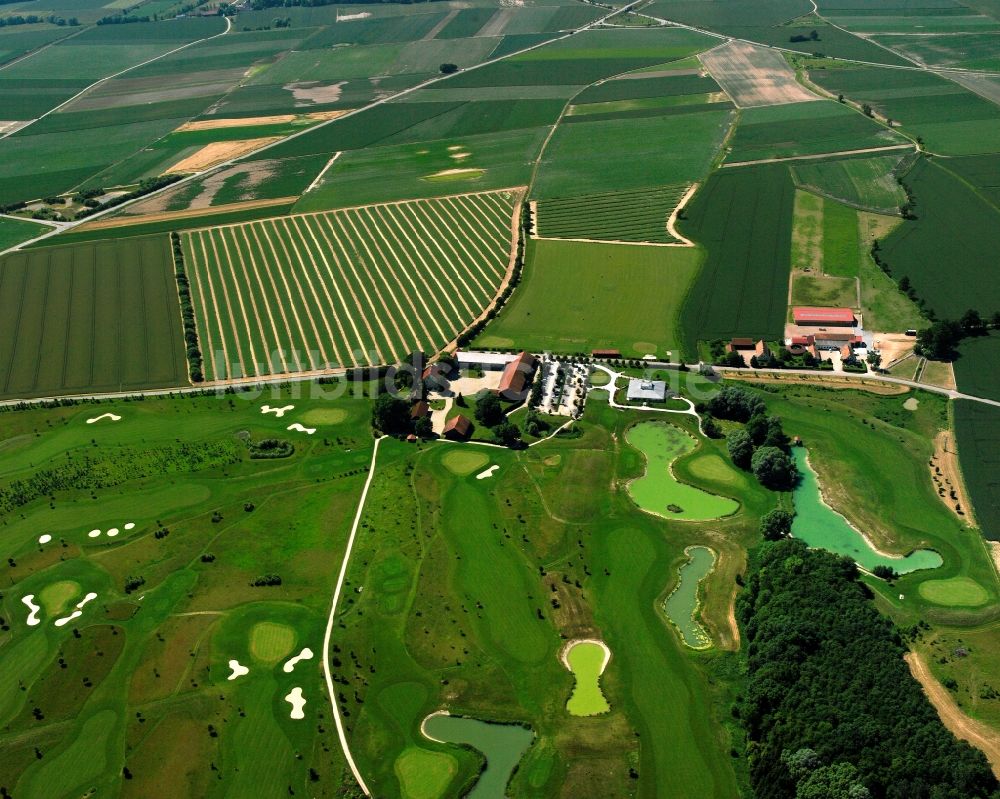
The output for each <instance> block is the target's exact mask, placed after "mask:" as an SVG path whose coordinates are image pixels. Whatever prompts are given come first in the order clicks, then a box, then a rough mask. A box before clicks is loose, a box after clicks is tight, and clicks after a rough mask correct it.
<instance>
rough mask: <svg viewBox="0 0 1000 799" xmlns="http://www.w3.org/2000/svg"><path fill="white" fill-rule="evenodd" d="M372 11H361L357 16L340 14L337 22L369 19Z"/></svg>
mask: <svg viewBox="0 0 1000 799" xmlns="http://www.w3.org/2000/svg"><path fill="white" fill-rule="evenodd" d="M371 15H372V13H371V11H359V12H358V13H357V14H338V15H337V22H350V21H351V20H352V19H368V17H370V16H371Z"/></svg>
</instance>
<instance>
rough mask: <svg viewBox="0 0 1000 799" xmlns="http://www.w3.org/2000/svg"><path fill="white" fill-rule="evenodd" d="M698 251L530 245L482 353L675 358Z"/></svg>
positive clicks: (549, 243) (561, 243) (483, 341)
mask: <svg viewBox="0 0 1000 799" xmlns="http://www.w3.org/2000/svg"><path fill="white" fill-rule="evenodd" d="M702 257H703V256H702V253H701V251H700V250H699V249H697V248H680V247H649V246H642V245H629V244H587V243H581V242H572V241H558V240H554V239H553V240H535V239H529V241H528V246H527V253H526V264H525V268H524V273H523V275H522V278H521V283H520V285H519V286H518V289H517V291H516V292H515V293H514V295H513V297H512V298H511V299H510V301H509V302H508V303H507V304H506V305H505V306H504V308H503V309H502V311H501V312H500V313H499V314H498V316H497V318H496V319H495V320H493V322H491V323H490V324H489V325H488V327H487V328H486V331H485V332H484V333H483V334H482V335H480V336H479V337H477V339H476V341H475V342H474V345H475V346H477V347H486V348H489V347H516V348H518V349H529V350H532V351H535V352H540V351H542V350H552V351H554V352H563V353H575V352H584V353H590V352H591V350H595V349H618V350H620V351H621V352H622V353H623V354H624V355H625V356H626V357H640V356H642V355H647V354H650V353H651V354H655V355H658V356H660V357H665V356H666V353H667V352H671V351H672V352H675V353H676V352H677V350H678V347H679V346H680V343H681V331H680V328H679V313H680V308H681V304H682V303H683V301H684V297H685V295H686V293H687V292H688V290H689V287H690V285H691V282H692V281H693V280H694V278H695V275H696V274H697V273H698V269H699V266H700V264H701V261H702Z"/></svg>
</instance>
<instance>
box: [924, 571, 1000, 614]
mask: <svg viewBox="0 0 1000 799" xmlns="http://www.w3.org/2000/svg"><path fill="white" fill-rule="evenodd" d="M919 590H920V596H922V597H923V598H924V599H926V600H927V601H928V602H933V603H934V604H936V605H961V606H964V607H977V606H979V605H983V604H985V603H986V602H987V601H988V600H989V598H990V595H989V593H988V592H987V591H986V589H985V588H983V587H982V586H981V585H980V584H979V583H977V582H976V581H975V580H973V579H971V578H969V577H952V578H951V579H948V580H927V581H925V582H922V583H921V584H920V589H919Z"/></svg>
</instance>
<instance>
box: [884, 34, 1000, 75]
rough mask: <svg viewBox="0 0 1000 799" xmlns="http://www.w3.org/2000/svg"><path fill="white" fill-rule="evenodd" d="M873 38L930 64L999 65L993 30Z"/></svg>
mask: <svg viewBox="0 0 1000 799" xmlns="http://www.w3.org/2000/svg"><path fill="white" fill-rule="evenodd" d="M874 40H875V41H877V42H878V43H879V44H882V45H885V46H886V47H891V48H892V49H893V50H895V51H897V52H899V53H901V54H903V55H904V56H906V57H907V58H912V59H914V60H916V61H918V62H920V63H923V64H927V65H929V66H935V67H960V68H963V69H991V70H996V69H997V68H1000V56H998V55H997V49H996V33H995V32H994V33H943V34H938V35H935V34H926V35H923V36H910V35H906V34H903V35H896V36H893V35H879V36H875V37H874Z"/></svg>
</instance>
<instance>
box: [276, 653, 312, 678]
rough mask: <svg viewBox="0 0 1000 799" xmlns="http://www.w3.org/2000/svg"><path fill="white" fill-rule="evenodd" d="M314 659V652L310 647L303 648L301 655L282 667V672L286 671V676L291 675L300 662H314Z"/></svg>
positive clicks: (290, 659)
mask: <svg viewBox="0 0 1000 799" xmlns="http://www.w3.org/2000/svg"><path fill="white" fill-rule="evenodd" d="M312 657H313V651H312V650H311V649H310V648H309V647H303V649H302V651H301V652H299V654H297V655H296V656H295V657H293V658H289V660H288V662H287V663H286V664H285V665H284V666H282V667H281V670H282V671H284V672H285V674H291V673H292V671H293V670H294V669H295V666H296V664H298V662H299V661H300V660H312Z"/></svg>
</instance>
